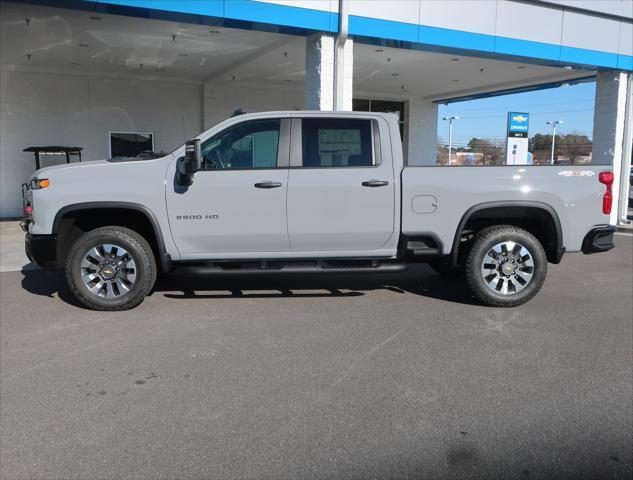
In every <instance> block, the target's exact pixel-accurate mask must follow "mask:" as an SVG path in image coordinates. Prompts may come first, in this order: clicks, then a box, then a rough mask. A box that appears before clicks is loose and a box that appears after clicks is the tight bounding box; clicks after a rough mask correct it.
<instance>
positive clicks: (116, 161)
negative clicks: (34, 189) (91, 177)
mask: <svg viewBox="0 0 633 480" xmlns="http://www.w3.org/2000/svg"><path fill="white" fill-rule="evenodd" d="M166 157H171V155H166V156H165V157H160V158H136V157H133V158H105V159H103V160H90V161H87V162H73V163H62V164H59V165H52V166H50V167H44V168H40V169H39V170H37V171H36V172H35V173H34V174H33V177H46V175H48V174H50V173H53V172H55V173H63V171H64V170H71V169H73V170H74V169H78V168H89V167H94V166H96V165H102V167H101V168H104V166H105V165H110V166H111V167H112V168H116V167H117V166H118V165H121V164H130V163H135V164H138V163H145V162H152V161H159V160H162V159H164V158H166Z"/></svg>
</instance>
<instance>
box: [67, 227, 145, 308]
mask: <svg viewBox="0 0 633 480" xmlns="http://www.w3.org/2000/svg"><path fill="white" fill-rule="evenodd" d="M65 267H66V268H65V276H66V282H67V283H68V286H69V288H70V290H71V292H72V293H73V295H74V296H75V297H76V298H77V300H79V302H81V303H82V304H83V305H85V306H86V307H88V308H90V309H92V310H128V309H130V308H134V307H136V306H137V305H138V304H140V303H141V302H142V301H143V299H144V298H145V296H146V295H147V294H148V293H149V291H150V290H151V289H152V287H153V286H154V282H155V281H156V260H155V258H154V254H153V253H152V248H151V247H150V246H149V244H148V243H147V240H145V239H144V238H143V237H142V236H141V235H139V234H138V233H136V232H134V231H133V230H130V229H128V228H124V227H117V226H111V227H101V228H97V229H95V230H91V231H89V232H86V233H85V234H83V235H82V236H81V237H79V238H78V239H77V241H76V242H75V243H74V245H73V246H72V247H71V248H70V251H69V252H68V256H67V257H66V265H65Z"/></svg>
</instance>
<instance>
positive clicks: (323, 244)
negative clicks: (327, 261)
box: [288, 116, 399, 254]
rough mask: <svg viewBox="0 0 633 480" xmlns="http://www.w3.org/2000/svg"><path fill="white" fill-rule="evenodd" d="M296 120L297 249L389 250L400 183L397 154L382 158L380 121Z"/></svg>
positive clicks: (292, 233) (292, 188) (293, 191)
mask: <svg viewBox="0 0 633 480" xmlns="http://www.w3.org/2000/svg"><path fill="white" fill-rule="evenodd" d="M292 122H293V123H292V134H291V138H292V140H291V142H292V143H291V149H290V152H291V154H290V155H291V158H290V162H291V166H294V168H291V169H290V173H289V177H288V185H289V186H288V235H289V237H290V244H291V247H292V250H293V251H326V252H349V251H359V250H362V251H366V252H367V253H368V254H371V251H372V250H379V249H381V248H383V247H384V246H385V245H386V244H387V242H388V241H389V239H390V238H391V237H392V235H393V233H394V226H395V223H394V216H395V208H394V206H395V204H394V202H395V198H394V196H395V185H394V183H395V182H394V172H393V166H392V162H391V158H385V159H382V160H381V156H382V155H381V144H380V139H379V135H378V133H379V130H378V123H377V120H374V119H369V118H367V119H365V118H362V117H360V118H359V117H358V116H355V117H350V118H341V117H335V118H327V117H322V116H319V117H313V118H303V119H293V121H292ZM398 147H399V146H398Z"/></svg>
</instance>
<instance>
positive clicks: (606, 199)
mask: <svg viewBox="0 0 633 480" xmlns="http://www.w3.org/2000/svg"><path fill="white" fill-rule="evenodd" d="M598 180H599V181H600V183H602V184H603V185H605V186H606V187H607V191H606V192H604V195H603V197H602V213H604V214H605V215H609V214H610V213H611V208H612V207H613V192H612V191H611V186H612V185H613V172H600V174H599V175H598Z"/></svg>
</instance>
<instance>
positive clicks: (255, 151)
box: [167, 119, 290, 259]
mask: <svg viewBox="0 0 633 480" xmlns="http://www.w3.org/2000/svg"><path fill="white" fill-rule="evenodd" d="M289 122H290V120H289V119H262V120H251V121H246V122H243V123H239V124H237V125H232V126H230V127H228V128H227V129H226V130H224V131H222V132H220V133H218V134H216V135H214V136H212V137H210V138H208V139H207V140H205V141H203V142H202V145H201V149H202V157H203V165H202V168H201V170H200V171H198V172H196V174H195V176H194V180H193V184H192V185H191V186H189V187H186V188H185V187H180V186H177V185H175V184H174V185H173V186H172V185H168V186H167V209H168V214H169V222H170V226H171V230H172V235H173V238H174V241H175V243H176V246H177V247H178V250H179V251H180V253H181V255H182V256H183V258H185V259H186V258H187V256H188V255H193V256H195V257H196V258H200V255H201V254H208V255H209V256H210V257H219V258H222V257H227V256H228V257H231V256H232V255H233V254H235V256H240V254H241V253H245V252H287V251H289V250H290V245H289V242H288V230H287V225H286V193H287V189H288V168H287V164H288V142H289V140H288V134H287V132H288V130H289ZM168 183H169V182H168Z"/></svg>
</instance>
